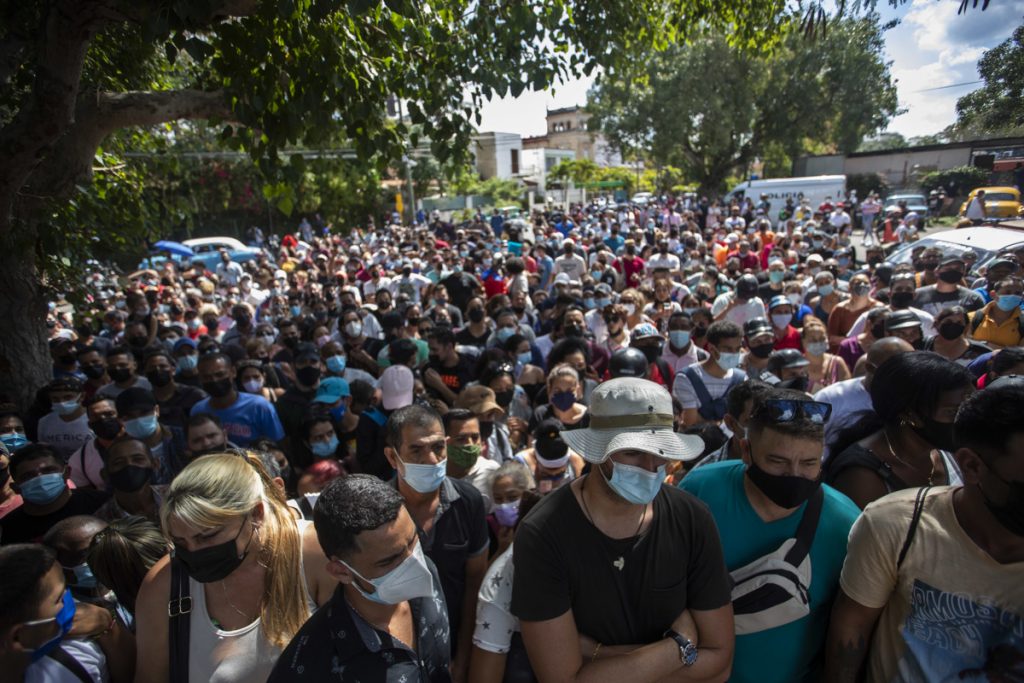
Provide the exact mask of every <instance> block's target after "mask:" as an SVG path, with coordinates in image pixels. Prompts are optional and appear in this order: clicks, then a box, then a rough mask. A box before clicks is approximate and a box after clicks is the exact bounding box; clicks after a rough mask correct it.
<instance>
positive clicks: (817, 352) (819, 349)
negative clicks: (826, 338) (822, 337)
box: [804, 342, 828, 356]
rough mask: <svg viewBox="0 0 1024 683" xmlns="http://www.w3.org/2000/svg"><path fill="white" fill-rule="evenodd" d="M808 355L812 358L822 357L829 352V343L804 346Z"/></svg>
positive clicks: (811, 343) (814, 343) (810, 343)
mask: <svg viewBox="0 0 1024 683" xmlns="http://www.w3.org/2000/svg"><path fill="white" fill-rule="evenodd" d="M804 348H805V349H807V354H808V355H811V356H822V355H824V354H825V352H826V351H828V342H808V343H806V344H804Z"/></svg>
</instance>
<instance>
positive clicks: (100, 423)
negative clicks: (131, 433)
mask: <svg viewBox="0 0 1024 683" xmlns="http://www.w3.org/2000/svg"><path fill="white" fill-rule="evenodd" d="M89 429H91V430H92V433H93V434H95V435H96V436H98V437H99V438H101V439H105V440H106V441H111V440H113V439H115V438H117V435H118V434H120V433H121V421H120V420H118V419H117V418H116V417H104V418H102V419H100V420H94V421H92V422H90V423H89Z"/></svg>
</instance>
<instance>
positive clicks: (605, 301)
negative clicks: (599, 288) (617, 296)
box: [597, 297, 612, 309]
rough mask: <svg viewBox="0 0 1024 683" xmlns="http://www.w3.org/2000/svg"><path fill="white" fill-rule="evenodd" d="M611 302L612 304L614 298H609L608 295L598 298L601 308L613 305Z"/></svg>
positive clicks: (598, 304)
mask: <svg viewBox="0 0 1024 683" xmlns="http://www.w3.org/2000/svg"><path fill="white" fill-rule="evenodd" d="M611 304H612V300H611V299H609V298H607V297H604V298H601V299H598V300H597V307H598V308H600V309H604V307H605V306H611Z"/></svg>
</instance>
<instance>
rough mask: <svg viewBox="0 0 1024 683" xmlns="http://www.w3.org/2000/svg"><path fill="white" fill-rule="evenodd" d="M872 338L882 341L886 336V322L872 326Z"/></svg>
mask: <svg viewBox="0 0 1024 683" xmlns="http://www.w3.org/2000/svg"><path fill="white" fill-rule="evenodd" d="M871 336H872V337H874V338H875V339H881V338H882V337H884V336H885V322H884V321H883V322H880V323H875V324H874V325H872V326H871Z"/></svg>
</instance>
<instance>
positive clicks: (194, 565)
mask: <svg viewBox="0 0 1024 683" xmlns="http://www.w3.org/2000/svg"><path fill="white" fill-rule="evenodd" d="M247 517H248V515H247ZM244 530H245V521H244V520H243V522H242V526H241V527H240V528H239V529H238V533H237V534H235V537H234V538H232V539H231V540H228V541H224V542H223V543H219V544H217V545H214V546H210V547H209V548H200V549H199V550H186V549H185V548H178V547H175V548H174V555H175V556H176V557H177V558H178V559H179V560H181V563H182V564H183V565H185V571H187V572H188V575H189V576H191V577H192V578H193V579H195V580H196V581H198V582H199V583H213V582H214V581H221V580H223V579H225V578H227V577H228V575H229V574H231V572H233V571H235V570H236V569H238V565H240V564H242V561H243V560H244V559H245V557H246V555H248V554H249V546H250V545H252V539H253V538H254V537H255V536H256V530H255V529H253V530H252V531H250V533H249V542H248V543H246V544H245V549H244V550H242V554H241V555H239V554H238V547H237V546H236V545H235V541H237V540H238V537H239V536H241V535H242V532H243V531H244Z"/></svg>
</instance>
